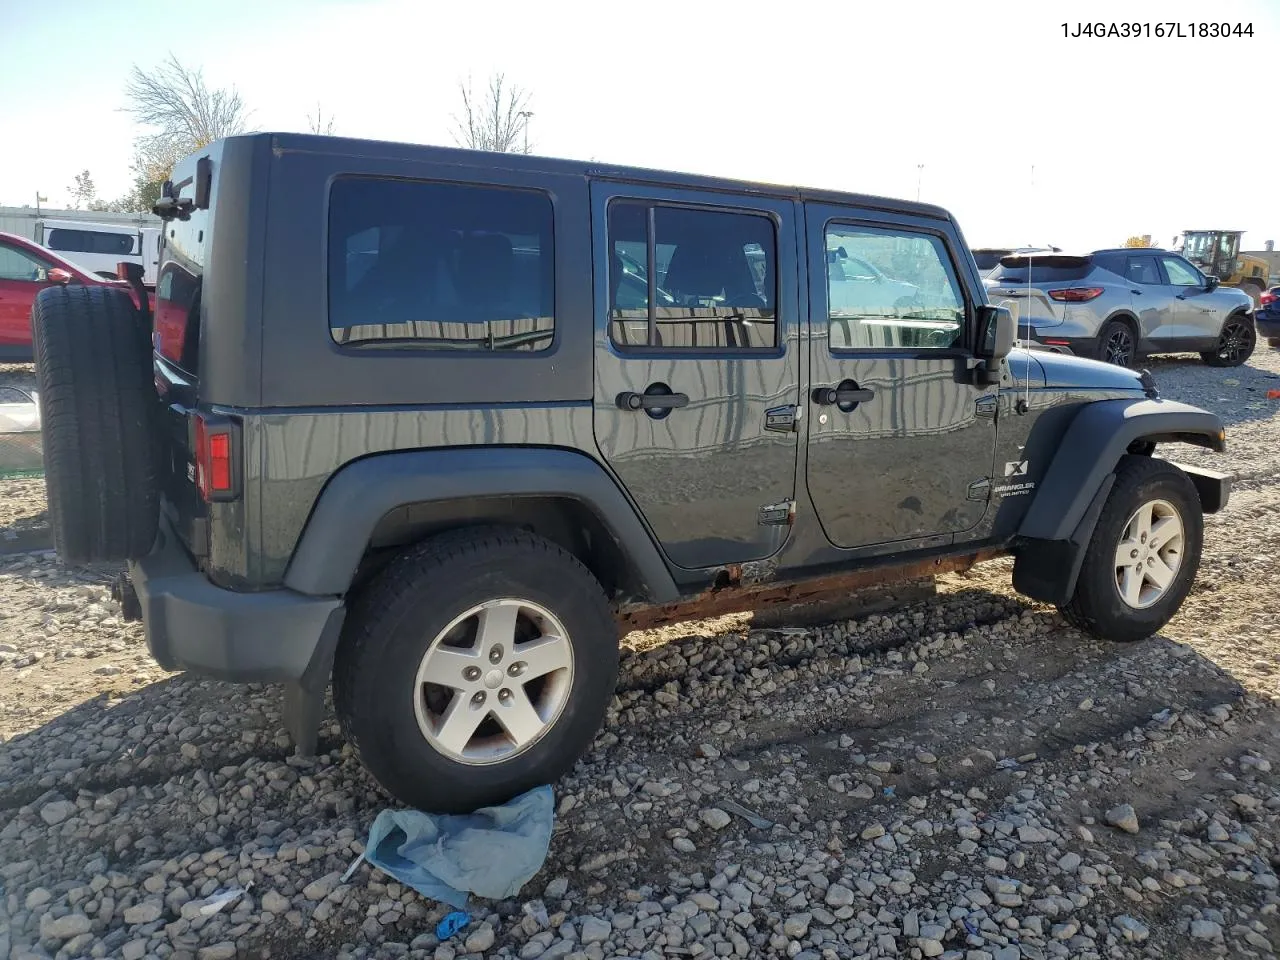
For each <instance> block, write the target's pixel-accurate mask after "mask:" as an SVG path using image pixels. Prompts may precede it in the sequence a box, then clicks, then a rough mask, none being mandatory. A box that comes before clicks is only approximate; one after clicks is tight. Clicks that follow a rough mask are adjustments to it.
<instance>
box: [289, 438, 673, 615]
mask: <svg viewBox="0 0 1280 960" xmlns="http://www.w3.org/2000/svg"><path fill="white" fill-rule="evenodd" d="M477 497H560V498H566V499H571V500H577V501H580V502H581V503H582V504H583V505H585V506H586V507H587V508H588V509H590V510H591V511H592V512H594V513H595V515H596V516H597V517H598V518H599V519H600V520H601V522H602V523H603V524H604V525H605V527H606V529H608V531H609V532H610V534H611V535H612V536H613V537H614V539H615V540H616V541H617V543H618V545H619V547H620V548H621V549H622V551H623V553H624V555H626V556H627V557H628V558H629V559H630V561H631V562H632V563H633V564H634V565H635V568H636V570H637V571H638V573H639V575H640V578H641V580H642V582H643V585H644V588H645V589H646V591H647V593H648V596H649V598H650V599H652V600H653V601H654V602H658V603H665V602H670V601H672V600H674V599H676V597H678V596H679V591H678V589H677V587H676V585H675V581H674V580H673V579H672V576H671V572H670V570H669V569H668V568H667V565H666V563H665V561H664V560H663V559H662V555H661V553H660V552H659V550H658V547H657V545H656V544H655V543H654V540H653V537H652V536H651V535H650V533H649V530H648V528H647V527H646V526H645V525H644V523H643V522H642V521H641V519H640V517H639V515H638V514H637V512H636V509H635V508H634V507H633V506H632V504H631V502H630V501H629V500H628V499H627V497H626V496H625V495H624V494H623V492H622V491H621V489H619V487H618V485H617V483H616V482H614V480H613V478H612V477H611V476H610V475H609V474H608V473H606V472H605V470H604V468H603V467H602V466H600V464H598V463H596V462H595V461H594V460H592V459H591V458H590V457H588V456H586V455H585V454H582V453H578V452H575V451H571V450H564V449H555V448H546V447H476V448H465V449H456V448H454V449H444V450H411V451H397V452H393V453H380V454H374V455H372V456H368V457H363V458H361V459H359V460H356V461H354V462H352V463H349V464H347V465H346V466H344V467H342V469H340V470H339V471H338V472H337V473H335V474H334V475H333V477H332V478H330V480H329V482H328V483H327V484H326V485H325V487H324V489H323V490H322V491H321V493H320V495H319V497H318V498H317V500H316V504H315V506H314V507H313V508H312V511H311V516H310V517H309V518H308V519H307V525H306V527H304V528H303V531H302V536H301V537H300V538H299V540H298V544H297V547H296V548H295V549H294V553H293V557H292V559H291V560H290V561H289V566H288V569H286V570H285V575H284V583H285V586H287V587H289V588H290V589H292V590H296V591H298V592H299V593H304V594H310V595H331V596H341V595H343V594H345V593H346V592H347V590H348V588H349V587H350V585H351V582H352V580H353V578H354V576H355V573H356V568H357V566H358V565H359V563H360V559H361V557H362V556H363V555H364V551H365V547H366V545H367V544H368V543H369V537H370V535H371V534H372V533H373V531H374V529H375V527H376V526H377V525H378V522H379V521H380V520H381V519H382V518H383V517H384V516H386V515H387V514H388V513H389V512H391V511H392V510H394V509H396V508H397V507H402V506H405V505H407V504H411V503H430V502H440V501H448V500H457V499H464V498H465V499H474V498H477Z"/></svg>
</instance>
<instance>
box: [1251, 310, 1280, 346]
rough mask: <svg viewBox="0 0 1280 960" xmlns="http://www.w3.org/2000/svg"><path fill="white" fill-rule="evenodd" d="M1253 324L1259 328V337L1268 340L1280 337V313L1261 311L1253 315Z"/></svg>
mask: <svg viewBox="0 0 1280 960" xmlns="http://www.w3.org/2000/svg"><path fill="white" fill-rule="evenodd" d="M1253 323H1254V326H1256V327H1257V328H1258V336H1260V337H1265V338H1266V339H1268V340H1270V339H1272V338H1274V337H1280V313H1271V312H1266V313H1263V312H1261V311H1259V312H1258V313H1255V314H1254V315H1253Z"/></svg>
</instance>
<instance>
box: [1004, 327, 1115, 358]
mask: <svg viewBox="0 0 1280 960" xmlns="http://www.w3.org/2000/svg"><path fill="white" fill-rule="evenodd" d="M1018 336H1019V337H1021V338H1022V339H1023V340H1030V341H1032V342H1033V343H1034V344H1035V349H1037V350H1047V351H1049V352H1050V353H1065V354H1067V355H1068V356H1074V357H1095V356H1097V353H1098V340H1097V338H1096V337H1060V336H1057V335H1056V334H1054V332H1053V328H1052V327H1040V328H1037V327H1026V326H1024V327H1022V328H1021V329H1020V330H1019V331H1018Z"/></svg>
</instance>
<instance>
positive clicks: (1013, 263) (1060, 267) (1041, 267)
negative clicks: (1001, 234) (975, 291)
mask: <svg viewBox="0 0 1280 960" xmlns="http://www.w3.org/2000/svg"><path fill="white" fill-rule="evenodd" d="M1090 269H1092V265H1091V264H1090V262H1089V259H1088V258H1087V257H1060V256H1044V257H1035V256H1030V257H1005V258H1004V259H1003V260H1001V261H1000V267H999V268H998V269H997V270H996V272H995V273H994V274H992V276H991V279H992V280H994V281H995V282H996V283H1003V284H1030V285H1031V286H1033V287H1039V286H1043V285H1045V284H1048V283H1070V282H1071V281H1073V280H1083V279H1084V278H1085V277H1086V276H1088V274H1089V271H1090Z"/></svg>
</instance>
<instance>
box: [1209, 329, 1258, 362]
mask: <svg viewBox="0 0 1280 960" xmlns="http://www.w3.org/2000/svg"><path fill="white" fill-rule="evenodd" d="M1252 346H1253V331H1252V330H1251V329H1250V328H1249V325H1248V324H1246V323H1243V322H1241V321H1239V320H1233V321H1231V322H1230V323H1227V324H1225V325H1224V326H1223V328H1222V334H1221V335H1220V336H1219V337H1218V350H1217V353H1218V356H1219V357H1221V358H1222V359H1223V360H1227V361H1229V362H1230V363H1233V364H1235V363H1240V362H1242V361H1243V360H1244V358H1245V357H1247V356H1248V355H1249V353H1250V352H1251V348H1252Z"/></svg>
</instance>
